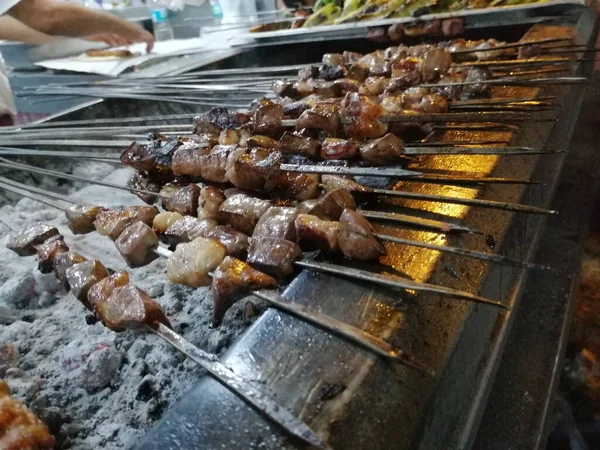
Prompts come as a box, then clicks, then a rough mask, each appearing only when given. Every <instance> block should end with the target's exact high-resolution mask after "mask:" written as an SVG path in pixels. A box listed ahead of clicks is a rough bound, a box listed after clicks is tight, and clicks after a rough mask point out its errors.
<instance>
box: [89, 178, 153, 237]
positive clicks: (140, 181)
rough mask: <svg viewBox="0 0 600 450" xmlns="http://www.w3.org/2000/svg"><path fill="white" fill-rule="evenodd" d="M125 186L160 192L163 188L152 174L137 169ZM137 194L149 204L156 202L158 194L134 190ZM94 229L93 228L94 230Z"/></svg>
mask: <svg viewBox="0 0 600 450" xmlns="http://www.w3.org/2000/svg"><path fill="white" fill-rule="evenodd" d="M125 186H127V187H129V188H134V189H143V190H144V191H151V192H157V193H158V192H160V189H161V184H160V183H158V182H156V181H153V180H152V179H151V178H150V176H148V175H146V174H144V173H142V172H139V171H136V172H135V173H134V174H133V175H132V176H131V177H130V178H129V180H127V183H126V184H125ZM133 193H134V194H135V195H137V196H138V198H140V199H141V200H142V201H143V202H144V203H147V204H149V205H153V204H154V203H156V198H157V197H156V196H155V195H150V194H142V193H139V192H135V191H134V192H133ZM92 231H93V230H92Z"/></svg>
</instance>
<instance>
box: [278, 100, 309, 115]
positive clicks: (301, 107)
mask: <svg viewBox="0 0 600 450" xmlns="http://www.w3.org/2000/svg"><path fill="white" fill-rule="evenodd" d="M308 108H309V106H308V105H307V104H306V103H305V102H303V101H299V102H293V103H288V104H287V105H283V114H284V115H285V116H286V117H289V118H290V119H297V118H298V117H300V114H302V113H303V112H304V111H306V110H307V109H308Z"/></svg>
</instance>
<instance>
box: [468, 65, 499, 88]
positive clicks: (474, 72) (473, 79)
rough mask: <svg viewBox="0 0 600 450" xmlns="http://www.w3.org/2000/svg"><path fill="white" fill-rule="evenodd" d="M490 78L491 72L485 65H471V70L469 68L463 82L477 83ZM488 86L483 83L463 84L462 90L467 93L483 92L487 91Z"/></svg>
mask: <svg viewBox="0 0 600 450" xmlns="http://www.w3.org/2000/svg"><path fill="white" fill-rule="evenodd" d="M491 78H492V74H491V73H490V71H489V70H488V69H486V68H485V67H472V68H471V70H469V73H468V75H467V78H466V79H465V82H467V83H478V82H480V81H487V80H490V79H491ZM489 88H490V85H489V84H485V83H482V84H471V85H469V84H467V85H465V86H464V88H463V92H466V93H468V94H485V93H486V92H488V90H489Z"/></svg>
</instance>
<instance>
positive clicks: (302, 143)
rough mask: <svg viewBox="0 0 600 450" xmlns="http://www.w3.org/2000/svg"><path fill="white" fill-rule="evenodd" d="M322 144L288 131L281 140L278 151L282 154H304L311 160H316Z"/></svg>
mask: <svg viewBox="0 0 600 450" xmlns="http://www.w3.org/2000/svg"><path fill="white" fill-rule="evenodd" d="M320 147H321V143H320V142H319V141H318V140H317V139H313V138H310V137H303V136H299V135H297V134H294V133H290V132H288V131H286V132H285V133H283V136H281V139H279V143H278V146H277V149H278V150H279V151H280V152H281V153H289V154H297V153H299V154H302V155H304V156H307V157H309V158H316V157H317V155H318V154H319V149H320Z"/></svg>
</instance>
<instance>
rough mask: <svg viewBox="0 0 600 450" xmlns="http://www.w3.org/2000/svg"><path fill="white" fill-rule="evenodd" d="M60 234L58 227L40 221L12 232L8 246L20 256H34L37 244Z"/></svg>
mask: <svg viewBox="0 0 600 450" xmlns="http://www.w3.org/2000/svg"><path fill="white" fill-rule="evenodd" d="M58 235H59V233H58V230H57V229H56V227H53V226H50V225H46V224H44V223H41V222H40V223H37V224H35V225H32V226H29V227H27V228H25V229H24V230H21V231H19V232H18V233H15V234H12V235H11V237H10V239H9V241H8V244H6V247H7V248H8V249H10V250H12V251H13V252H15V253H16V254H17V255H19V256H33V255H35V254H36V252H37V250H36V248H35V247H36V246H37V245H40V244H43V243H44V242H45V241H47V240H48V239H50V238H51V237H53V236H58Z"/></svg>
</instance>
